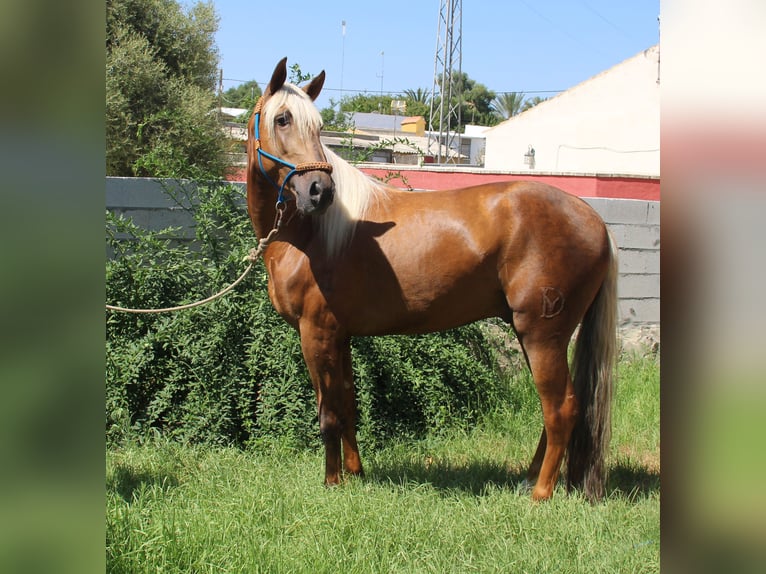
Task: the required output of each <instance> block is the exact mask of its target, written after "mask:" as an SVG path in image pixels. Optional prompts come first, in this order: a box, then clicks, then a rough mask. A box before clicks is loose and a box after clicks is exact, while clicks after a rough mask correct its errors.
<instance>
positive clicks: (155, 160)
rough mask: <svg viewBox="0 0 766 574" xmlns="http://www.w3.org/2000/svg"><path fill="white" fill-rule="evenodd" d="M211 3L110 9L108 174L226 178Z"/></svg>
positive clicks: (111, 5) (157, 2)
mask: <svg viewBox="0 0 766 574" xmlns="http://www.w3.org/2000/svg"><path fill="white" fill-rule="evenodd" d="M217 29H218V17H217V16H216V14H215V10H214V8H213V5H212V3H204V2H198V3H196V4H194V5H192V6H191V7H189V8H188V9H186V10H185V11H184V10H183V9H182V8H181V5H180V4H179V3H178V2H176V1H175V0H107V2H106V144H107V145H106V149H107V152H106V171H107V174H108V175H117V176H153V177H168V176H170V177H200V176H215V175H221V174H222V173H223V169H224V162H223V159H222V155H221V152H222V151H223V149H222V146H223V141H224V140H223V138H221V135H220V126H219V124H218V121H217V118H216V116H215V114H213V113H211V111H212V110H214V109H215V107H216V100H215V85H216V71H217V69H218V53H217V51H216V48H215V44H214V35H215V32H216V30H217Z"/></svg>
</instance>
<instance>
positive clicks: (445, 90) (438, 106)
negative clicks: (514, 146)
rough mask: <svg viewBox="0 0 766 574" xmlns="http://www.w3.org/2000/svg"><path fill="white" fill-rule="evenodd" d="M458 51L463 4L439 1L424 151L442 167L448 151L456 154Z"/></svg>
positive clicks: (460, 56)
mask: <svg viewBox="0 0 766 574" xmlns="http://www.w3.org/2000/svg"><path fill="white" fill-rule="evenodd" d="M462 51H463V0H441V6H440V7H439V26H438V30H437V33H436V56H435V57H434V83H433V88H432V89H431V126H430V131H429V134H428V149H429V151H430V152H432V153H433V152H435V158H436V163H446V162H447V161H448V160H449V155H448V154H449V150H454V151H455V152H456V153H457V154H459V153H460V133H459V132H458V130H459V129H460V123H461V122H460V119H461V118H460V108H461V104H462V98H463V91H462V90H461V89H460V87H459V86H457V83H458V82H459V81H460V78H462V65H463V53H462ZM437 122H438V123H437ZM442 145H444V147H442ZM432 146H433V147H432ZM442 150H444V152H443V151H442ZM459 157H460V156H459V155H458V156H457V158H459ZM456 161H457V159H456Z"/></svg>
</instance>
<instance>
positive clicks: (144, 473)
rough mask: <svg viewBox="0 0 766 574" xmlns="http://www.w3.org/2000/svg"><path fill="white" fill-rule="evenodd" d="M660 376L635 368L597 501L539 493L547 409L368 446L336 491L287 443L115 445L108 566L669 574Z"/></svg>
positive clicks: (314, 461) (648, 361)
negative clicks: (529, 477) (529, 482)
mask: <svg viewBox="0 0 766 574" xmlns="http://www.w3.org/2000/svg"><path fill="white" fill-rule="evenodd" d="M658 371H659V367H658V364H657V361H656V360H655V359H653V358H638V357H636V358H632V359H630V360H627V361H623V362H622V363H621V365H620V375H621V376H620V380H619V384H618V386H617V389H616V403H615V415H614V428H615V432H614V439H613V443H614V444H613V456H612V458H611V461H610V467H611V475H610V482H609V488H608V492H609V495H608V497H607V499H606V500H604V501H603V502H601V503H598V504H595V505H590V504H588V503H587V502H586V501H585V500H584V499H583V498H582V497H581V496H579V495H578V494H576V493H572V494H567V493H566V492H565V490H564V489H563V488H562V487H558V488H557V491H556V493H555V495H554V498H553V500H551V501H549V502H546V503H542V504H535V503H533V502H532V501H531V500H530V498H529V496H528V493H526V492H523V489H522V488H521V486H520V482H521V480H522V479H523V471H524V468H525V465H526V464H528V462H529V460H530V458H531V456H532V452H533V449H534V447H535V446H536V444H537V439H538V438H539V433H540V429H541V426H540V425H541V420H540V415H539V413H537V411H536V408H535V407H536V405H534V403H532V406H531V407H530V408H529V409H526V408H524V409H522V410H521V411H520V412H514V413H511V412H503V411H502V409H500V410H498V411H497V412H494V413H489V414H488V415H487V417H486V418H485V421H484V422H483V423H482V424H481V425H479V426H478V427H477V428H475V429H473V430H471V431H454V432H446V433H444V434H443V435H441V436H438V437H430V438H428V439H425V440H420V441H407V440H401V441H399V442H395V443H393V444H390V445H388V446H386V447H385V448H383V449H381V450H378V451H374V452H365V450H364V445H361V446H362V449H363V450H362V456H363V460H364V462H365V464H366V473H367V475H366V477H365V478H364V479H352V480H349V481H347V482H346V483H345V484H344V485H342V486H340V487H337V488H332V489H327V488H324V487H323V486H322V485H321V476H322V467H323V457H322V454H321V453H320V452H313V451H305V450H303V451H301V450H295V449H292V448H290V447H288V446H286V445H285V444H283V443H280V442H278V441H275V442H274V443H273V444H272V445H271V446H270V448H261V449H259V450H257V451H250V452H245V451H242V450H237V449H234V448H224V449H221V448H215V449H214V448H211V447H199V446H197V447H194V446H184V445H180V444H177V443H171V442H163V441H162V440H158V441H156V442H155V443H154V444H150V445H146V446H138V445H132V446H126V447H123V448H120V449H115V450H110V451H108V452H107V460H106V465H107V468H106V479H107V512H106V521H107V548H106V551H107V569H108V571H109V572H131V573H137V572H159V571H162V572H200V573H202V572H211V573H212V572H276V573H279V572H290V573H293V572H296V573H301V572H311V573H322V572H360V573H368V572H369V573H373V572H439V573H442V572H557V573H560V572H657V571H659V500H660V490H659V374H658ZM521 384H527V385H528V384H529V383H521ZM528 390H529V389H528ZM522 392H527V391H522ZM530 397H534V391H531V393H530Z"/></svg>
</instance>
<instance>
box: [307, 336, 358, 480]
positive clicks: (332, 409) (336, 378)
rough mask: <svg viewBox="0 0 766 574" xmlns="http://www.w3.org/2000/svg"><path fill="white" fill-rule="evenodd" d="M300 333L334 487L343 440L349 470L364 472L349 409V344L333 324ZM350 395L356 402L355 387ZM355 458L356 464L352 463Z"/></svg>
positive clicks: (329, 474)
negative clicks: (347, 356)
mask: <svg viewBox="0 0 766 574" xmlns="http://www.w3.org/2000/svg"><path fill="white" fill-rule="evenodd" d="M300 332H301V347H302V349H303V357H304V359H305V361H306V366H307V367H308V370H309V374H310V375H311V382H312V384H313V385H314V390H315V391H316V398H317V408H318V414H319V432H320V434H321V436H322V441H323V442H324V448H325V484H326V485H328V486H329V485H334V484H338V483H340V479H341V466H342V461H341V439H343V444H344V447H345V448H346V451H347V454H346V457H347V466H349V464H350V465H351V466H350V467H349V468H348V469H347V470H348V471H350V472H358V471H361V465H359V464H358V457H359V453H358V451H357V449H356V437H355V434H354V432H353V430H354V429H353V427H354V425H355V414H356V406H355V405H354V407H353V411H352V410H351V409H350V408H349V401H348V399H347V396H348V389H347V388H346V381H347V379H346V377H345V376H344V370H345V364H346V362H348V363H349V364H350V358H349V359H348V360H346V359H345V357H344V355H345V353H344V350H345V348H347V347H348V342H347V340H346V339H345V338H343V337H339V336H338V329H337V327H336V326H334V325H332V324H331V323H330V324H326V325H317V324H315V323H314V324H306V323H303V324H301V327H300ZM349 353H350V350H349ZM349 381H350V379H349ZM350 392H351V397H352V398H351V402H353V384H352V386H351V391H350ZM348 429H352V430H351V432H349V430H348ZM354 458H356V459H357V462H356V463H353V460H354Z"/></svg>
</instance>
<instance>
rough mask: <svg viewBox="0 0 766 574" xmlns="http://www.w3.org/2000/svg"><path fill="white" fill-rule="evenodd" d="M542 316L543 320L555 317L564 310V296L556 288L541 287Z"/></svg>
mask: <svg viewBox="0 0 766 574" xmlns="http://www.w3.org/2000/svg"><path fill="white" fill-rule="evenodd" d="M542 292H543V314H542V315H540V316H541V317H544V318H545V319H550V318H551V317H555V316H556V315H558V314H559V313H561V312H562V311H563V310H564V294H563V293H562V292H561V291H560V290H559V289H558V288H556V287H543V288H542Z"/></svg>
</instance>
